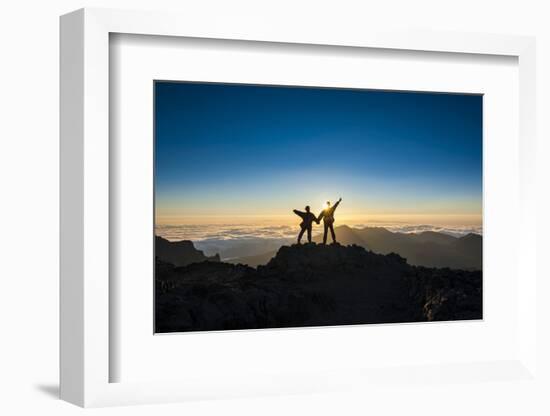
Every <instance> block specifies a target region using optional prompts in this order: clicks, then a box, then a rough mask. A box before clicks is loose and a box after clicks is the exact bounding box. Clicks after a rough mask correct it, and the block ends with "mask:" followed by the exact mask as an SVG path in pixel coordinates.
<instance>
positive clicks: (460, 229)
mask: <svg viewBox="0 0 550 416" xmlns="http://www.w3.org/2000/svg"><path fill="white" fill-rule="evenodd" d="M351 227H352V228H365V227H384V228H386V229H388V230H390V231H392V232H398V233H420V232H424V231H437V232H440V233H445V234H449V235H452V236H455V237H460V236H463V235H466V234H469V233H475V234H482V227H481V226H464V225H452V226H451V225H446V226H439V225H425V224H404V223H372V224H371V223H368V224H355V225H352V226H351ZM322 230H323V227H322V225H321V226H314V227H313V234H314V235H315V234H319V233H321V232H322ZM298 232H299V227H298V226H297V225H250V224H242V225H239V224H227V225H224V224H193V225H157V226H156V234H157V235H159V236H161V237H164V238H166V239H167V240H170V241H178V240H191V241H196V242H198V241H208V240H216V241H220V240H235V239H238V240H246V239H258V238H261V239H274V240H287V239H294V238H295V237H296V235H297V234H298Z"/></svg>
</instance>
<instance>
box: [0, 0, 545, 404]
mask: <svg viewBox="0 0 550 416" xmlns="http://www.w3.org/2000/svg"><path fill="white" fill-rule="evenodd" d="M195 3H196V4H195ZM195 3H190V2H185V1H162V0H157V1H155V2H152V1H139V0H138V1H132V2H131V1H122V0H119V1H117V0H111V1H93V0H90V1H88V2H80V1H61V0H52V1H48V2H39V1H19V2H10V3H6V2H4V4H3V5H2V8H1V9H0V31H1V33H0V42H1V49H0V50H1V51H2V62H1V64H0V74H1V75H2V76H1V77H0V80H1V82H2V87H1V89H0V97H1V98H0V100H1V101H0V103H1V104H0V106H1V107H0V114H1V117H0V120H1V122H0V129H1V135H0V137H1V139H0V140H1V142H0V143H1V150H0V169H1V172H0V178H1V181H2V183H1V187H2V188H1V189H2V195H3V198H2V204H1V205H0V206H1V208H0V210H1V212H0V214H1V215H0V218H2V227H1V228H0V229H1V230H2V239H1V244H2V246H1V247H0V253H2V254H1V256H0V258H1V259H2V264H1V269H0V270H1V271H2V272H1V276H0V277H1V279H2V288H1V290H0V316H1V319H2V320H1V322H2V342H1V344H0V345H1V347H0V370H1V381H0V383H1V386H0V391H1V396H0V397H1V400H0V411H2V413H4V414H24V413H26V414H33V413H34V414H36V413H40V414H44V413H55V414H71V413H73V412H74V413H76V412H81V411H82V410H81V409H78V408H76V407H74V406H72V405H69V404H66V403H63V402H60V401H58V400H55V398H54V397H55V395H56V394H57V372H58V370H57V368H58V356H57V355H58V323H57V322H58V58H59V56H58V16H59V15H60V14H63V13H66V12H68V11H71V10H73V9H76V8H79V7H83V6H104V7H120V8H138V9H148V8H151V9H165V10H172V9H173V10H179V11H184V12H187V13H196V14H197V19H199V18H202V19H204V20H205V22H207V21H208V16H209V14H211V13H216V14H221V15H224V16H227V19H231V18H233V17H232V16H236V15H240V14H243V13H244V14H249V15H258V16H263V18H270V19H274V20H277V21H281V24H284V21H285V20H286V19H290V20H292V21H300V22H303V25H304V30H307V25H308V22H310V21H313V20H314V21H316V22H317V24H318V23H319V21H321V22H326V24H327V25H332V26H334V25H346V26H348V25H355V26H357V27H362V26H364V25H369V24H371V23H373V22H377V23H378V24H380V22H384V21H387V25H388V26H390V27H393V26H399V27H411V26H414V27H428V28H434V29H441V30H458V31H465V30H471V31H476V32H490V33H512V34H527V35H537V36H538V50H537V53H538V115H539V121H538V129H539V131H538V133H539V152H538V155H539V169H540V171H539V178H541V179H542V177H544V178H546V179H545V181H544V182H543V181H542V180H541V182H539V184H538V185H539V187H540V189H541V192H543V191H544V192H545V194H544V196H541V200H540V204H539V212H540V215H539V236H545V235H550V229H549V223H548V219H547V218H548V213H550V209H549V208H550V204H549V202H550V201H549V199H548V193H547V192H548V188H549V186H548V178H549V176H548V173H549V167H548V166H549V165H550V164H549V163H548V157H549V152H548V151H549V145H548V142H547V140H548V137H550V131H549V123H548V121H546V120H545V119H544V118H545V117H544V116H545V115H546V116H547V115H548V114H550V88H549V86H550V75H548V74H550V28H549V27H548V16H549V12H548V11H547V10H545V9H544V6H545V2H544V1H527V0H524V1H521V2H520V1H512V2H507V1H503V0H500V1H483V2H481V1H479V0H477V1H471V0H461V1H456V2H455V1H452V2H451V1H441V0H439V1H425V0H416V1H407V0H404V1H391V0H387V1H384V2H376V3H374V2H372V3H371V2H368V1H358V2H347V1H338V2H335V1H329V2H323V1H320V0H317V1H312V2H306V1H301V2H298V1H293V2H290V1H288V2H286V1H283V0H278V1H268V2H266V1H263V2H258V1H255V2H254V1H250V2H245V1H231V2H228V1H225V2H211V1H204V0H203V1H201V2H195ZM199 3H200V5H199ZM546 3H547V2H546ZM544 138H546V142H545V140H544ZM544 162H546V163H544ZM543 214H544V215H546V216H543ZM539 238H540V237H539ZM542 245H544V248H548V247H549V245H548V243H546V242H545V241H543V240H542V239H540V241H539V247H540V248H541V251H540V253H541V254H544V252H545V250H542ZM545 257H547V256H540V262H541V266H542V263H543V262H544V261H546V259H545ZM503 261H505V259H503ZM538 290H539V292H545V293H548V294H549V296H550V292H549V284H548V283H547V282H544V281H543V282H542V284H539V287H538ZM539 308H540V313H541V316H544V317H545V318H544V319H545V320H544V322H543V324H545V325H544V326H545V328H546V331H544V332H542V331H541V332H540V333H539V337H540V338H541V339H542V347H543V349H544V350H545V351H550V346H549V333H550V330H548V328H550V325H548V322H549V321H548V316H549V307H548V306H547V304H541V305H540V306H539ZM546 354H548V353H546ZM539 361H540V364H541V367H542V368H543V369H546V373H545V374H549V372H548V358H547V357H545V356H544V355H542V354H539ZM548 391H550V387H548V386H546V390H545V391H542V388H540V389H539V390H537V389H533V388H531V385H530V384H529V383H525V384H524V385H519V386H518V385H517V384H513V385H509V384H507V383H498V384H489V383H487V384H486V385H483V386H479V385H468V384H461V383H459V384H456V385H441V384H435V383H434V384H433V385H429V386H424V387H418V388H411V387H408V388H407V389H399V388H398V387H396V386H393V385H389V386H388V388H387V390H386V391H384V390H383V393H380V392H379V394H377V396H376V397H373V396H369V395H365V396H364V397H358V396H351V395H350V394H348V393H347V392H339V393H333V394H325V395H323V396H321V395H315V396H294V397H271V398H259V399H252V400H251V399H248V400H230V401H213V402H195V403H186V404H177V405H163V406H158V407H155V408H152V407H150V406H141V407H133V408H118V409H101V410H94V412H98V413H101V414H125V413H128V414H130V412H131V413H132V414H150V413H151V412H163V413H166V414H182V413H183V412H187V414H193V415H194V414H212V415H214V414H260V413H261V414H282V413H289V414H300V413H306V414H310V413H317V414H327V415H328V414H335V413H339V414H365V413H371V414H376V415H383V414H423V415H426V414H441V413H445V414H447V415H455V414H456V415H464V414H483V413H487V414H489V413H490V414H520V413H522V414H529V415H536V414H548V413H549V406H550V405H549V404H548V401H547V400H546V396H545V395H544V393H547V392H548Z"/></svg>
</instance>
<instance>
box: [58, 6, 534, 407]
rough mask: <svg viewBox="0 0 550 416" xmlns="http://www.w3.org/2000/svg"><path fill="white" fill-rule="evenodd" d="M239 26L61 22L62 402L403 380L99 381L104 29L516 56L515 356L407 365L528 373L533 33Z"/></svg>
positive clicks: (106, 305)
mask: <svg viewBox="0 0 550 416" xmlns="http://www.w3.org/2000/svg"><path fill="white" fill-rule="evenodd" d="M246 22H248V21H246V20H243V22H239V24H236V23H235V22H228V21H225V20H223V19H220V20H219V21H215V22H212V23H211V24H209V25H208V26H205V25H204V24H203V23H201V22H196V21H194V20H193V18H192V16H185V15H183V16H182V15H173V14H165V13H150V12H134V11H118V10H107V9H82V10H78V11H76V12H73V13H70V14H68V15H65V16H63V17H62V18H61V231H60V234H61V235H60V238H61V282H60V286H61V306H60V309H61V311H60V319H61V339H60V350H61V351H60V359H61V370H60V372H61V389H60V394H61V398H62V399H64V400H67V401H69V402H71V403H75V404H77V405H80V406H85V407H88V406H106V405H118V404H137V403H155V402H165V401H182V400H189V399H193V398H210V397H211V398H217V397H240V396H253V395H256V394H260V395H261V394H281V393H300V392H323V391H332V390H335V389H336V390H338V389H342V388H345V387H343V386H347V385H349V384H350V383H351V384H353V385H354V386H356V388H358V389H360V386H361V385H369V384H376V383H388V382H389V383H392V382H394V381H396V380H399V379H400V378H407V377H408V376H407V374H409V375H410V370H406V369H405V370H403V371H402V372H399V371H397V370H396V369H389V368H381V369H377V370H376V371H374V370H372V371H370V372H368V374H364V373H361V372H360V371H358V372H356V371H351V372H350V370H349V369H348V370H345V369H342V370H335V371H334V373H332V374H331V376H330V377H327V378H326V379H323V380H320V379H319V378H318V376H317V375H315V374H310V375H307V376H303V377H297V376H296V375H295V374H281V375H280V376H279V377H275V378H272V379H270V380H268V379H265V380H252V381H251V382H250V383H241V382H237V383H235V380H234V378H233V377H232V376H231V375H230V374H221V375H220V377H219V378H218V379H217V380H212V379H208V378H206V377H203V378H202V379H196V378H194V379H189V380H184V381H176V382H168V381H166V382H147V383H133V382H131V383H125V382H118V383H114V382H110V381H111V378H110V373H109V368H110V367H109V366H110V362H111V361H113V360H115V359H117V357H116V356H114V355H113V351H111V350H110V348H109V345H110V342H109V338H110V336H111V335H112V334H110V325H109V322H110V316H109V309H110V307H112V306H113V305H110V302H112V298H110V296H109V291H110V290H111V289H112V288H110V282H109V275H110V267H112V263H111V261H110V258H109V256H110V253H109V227H110V220H111V219H110V205H109V201H110V194H109V192H110V191H109V190H110V176H109V172H110V169H112V166H111V163H112V160H111V159H110V153H109V135H110V131H109V116H110V113H109V88H110V86H109V81H110V80H109V36H110V34H113V33H122V34H136V35H155V36H171V37H187V38H206V39H226V40H236V41H237V40H241V41H242V40H246V41H254V42H280V43H292V44H305V45H331V46H333V47H342V48H346V47H355V48H382V49H390V50H392V49H397V50H411V51H431V52H439V53H455V54H484V55H505V56H511V57H516V58H517V59H518V62H519V64H518V65H519V103H520V109H519V136H520V150H519V151H520V154H519V163H520V170H519V172H520V177H519V178H518V181H519V184H520V200H519V201H518V202H519V203H520V222H521V223H520V224H519V227H518V230H519V235H518V240H517V250H518V262H519V268H520V269H521V270H522V279H521V286H520V287H519V291H518V305H517V307H518V320H519V322H520V324H519V325H520V331H519V332H520V334H519V336H518V339H519V348H518V351H519V354H518V355H517V357H514V358H513V359H510V360H506V361H500V362H481V363H471V364H462V365H455V364H453V363H442V364H441V365H440V366H428V367H426V368H420V369H417V370H415V377H419V378H420V379H426V380H430V379H432V380H433V378H434V377H436V375H439V374H440V373H441V372H442V370H444V371H443V372H444V373H445V377H447V378H448V379H449V380H453V379H460V380H462V381H464V380H466V381H471V382H472V383H475V382H479V381H480V380H481V379H483V377H481V378H477V379H476V377H471V374H472V372H473V373H475V372H476V371H478V372H483V371H494V372H496V373H502V374H505V375H506V377H507V378H508V379H510V378H511V379H516V378H517V380H518V381H521V380H525V379H530V378H533V377H536V371H537V364H536V354H535V351H536V345H537V343H536V302H535V301H534V300H535V298H536V291H535V289H536V279H537V270H536V268H535V264H536V262H535V258H534V256H535V253H536V250H535V247H536V241H535V240H536V234H535V233H536V231H535V230H536V218H535V217H534V216H533V215H531V214H530V213H532V212H534V211H535V206H534V205H535V198H534V193H535V190H534V188H533V178H534V175H535V163H534V162H535V153H534V142H535V127H534V126H535V120H534V115H535V88H536V85H535V41H534V39H533V38H530V37H519V36H508V35H487V34H465V33H429V32H402V33H400V32H381V31H378V30H375V29H368V30H361V31H360V32H354V31H352V30H350V31H349V32H346V31H338V32H337V33H336V32H331V31H330V30H327V29H326V28H322V27H319V28H316V27H315V26H312V27H311V28H308V30H307V32H306V31H304V30H303V28H302V27H285V28H281V27H279V26H277V25H276V24H269V23H268V22H265V21H261V22H260V21H254V22H252V21H250V22H249V23H248V24H247V23H246ZM420 367H422V366H420ZM468 369H470V370H471V371H468ZM358 370H359V369H358ZM359 373H360V374H359ZM437 377H438V376H437ZM344 380H345V381H344Z"/></svg>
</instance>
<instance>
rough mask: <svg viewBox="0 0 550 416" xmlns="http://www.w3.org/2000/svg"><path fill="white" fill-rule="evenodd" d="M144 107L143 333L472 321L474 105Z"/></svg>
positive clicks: (230, 87) (375, 95)
mask: <svg viewBox="0 0 550 416" xmlns="http://www.w3.org/2000/svg"><path fill="white" fill-rule="evenodd" d="M154 99H155V106H154V122H155V128H154V136H155V140H154V153H155V161H154V163H155V177H154V184H155V190H154V192H155V195H154V200H155V227H154V239H155V273H154V279H155V282H154V283H155V311H154V313H155V332H157V333H166V332H188V331H219V330H241V329H261V328H286V327H311V326H332V325H352V324H380V323H404V322H424V321H456V320H473V319H482V318H483V314H482V258H483V256H482V238H483V237H482V235H483V228H482V200H483V189H482V184H483V169H482V164H483V152H482V142H483V140H482V136H483V135H482V122H483V110H482V108H483V97H482V96H481V95H476V94H454V93H453V94H451V93H439V92H437V93H428V92H409V91H382V90H364V89H344V88H320V87H298V86H277V85H247V84H226V83H200V82H171V81H156V82H155V83H154Z"/></svg>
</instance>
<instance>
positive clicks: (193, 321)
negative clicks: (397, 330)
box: [155, 244, 482, 332]
mask: <svg viewBox="0 0 550 416" xmlns="http://www.w3.org/2000/svg"><path fill="white" fill-rule="evenodd" d="M481 318H482V273H481V272H480V271H462V270H450V269H435V268H426V267H418V266H411V265H409V264H407V262H406V260H405V259H403V258H402V257H400V256H398V255H396V254H387V255H381V254H375V253H372V252H370V251H367V250H365V249H364V248H362V247H359V246H340V245H327V246H324V245H316V244H305V245H293V246H290V247H289V246H283V247H281V249H280V250H279V251H278V253H277V255H276V256H275V257H274V258H273V259H271V261H270V262H269V263H268V264H267V265H265V266H259V267H258V268H257V269H254V268H251V267H248V266H245V265H234V264H227V263H221V262H213V261H204V262H199V263H193V264H189V265H187V266H184V267H176V266H174V265H172V264H170V263H167V262H164V261H161V260H159V259H157V269H156V315H155V320H156V331H157V332H181V331H196V330H224V329H251V328H276V327H302V326H318V325H346V324H368V323H395V322H414V321H435V320H462V319H481Z"/></svg>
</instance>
